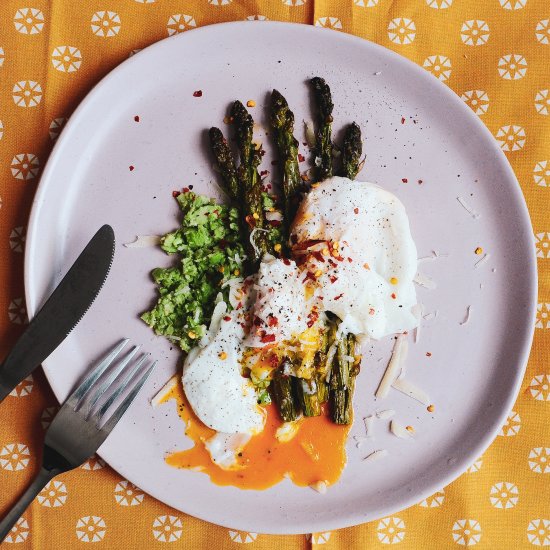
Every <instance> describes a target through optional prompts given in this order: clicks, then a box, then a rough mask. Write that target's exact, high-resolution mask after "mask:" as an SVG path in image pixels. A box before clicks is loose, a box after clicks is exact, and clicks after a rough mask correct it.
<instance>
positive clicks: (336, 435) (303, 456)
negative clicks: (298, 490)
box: [162, 383, 350, 490]
mask: <svg viewBox="0 0 550 550" xmlns="http://www.w3.org/2000/svg"><path fill="white" fill-rule="evenodd" d="M171 400H174V401H175V402H176V405H177V410H178V414H179V416H180V418H181V419H182V420H183V421H184V422H185V426H186V428H185V434H186V435H187V436H188V437H189V438H190V439H191V440H192V441H193V443H194V446H193V447H192V448H190V449H188V450H185V451H177V452H175V453H172V454H170V455H169V456H168V457H167V458H166V462H167V463H168V464H169V465H170V466H173V467H176V468H186V469H193V470H199V471H201V472H204V473H205V474H207V475H208V476H209V477H210V479H211V481H212V482H213V483H215V484H217V485H232V486H235V487H239V488H240V489H256V490H261V489H267V488H268V487H272V486H273V485H275V484H277V483H279V482H280V481H281V480H282V479H283V478H284V477H289V478H290V479H291V480H292V481H293V482H294V483H295V484H296V485H300V486H308V485H313V484H316V483H317V482H319V481H324V482H325V483H326V484H327V485H332V484H333V483H335V482H336V481H338V479H339V477H340V475H341V473H342V470H343V469H344V466H345V464H346V450H345V444H346V439H347V435H348V432H349V430H350V426H339V425H337V424H334V423H333V422H332V421H331V420H330V418H329V417H328V415H327V412H328V411H327V410H325V408H324V406H323V414H322V415H321V416H317V417H311V418H305V419H304V420H303V421H302V422H300V424H299V427H298V430H297V433H296V435H295V436H294V437H293V438H292V439H290V441H287V442H281V441H278V440H277V438H276V437H275V434H276V431H277V428H279V427H280V426H281V425H282V424H283V422H282V421H281V419H280V417H279V415H278V413H277V410H276V408H275V407H274V406H273V405H268V406H267V407H266V409H267V420H266V424H265V428H264V430H263V431H262V432H261V433H259V434H258V435H255V436H253V437H252V439H251V440H250V441H249V442H248V444H247V445H246V446H245V447H244V449H243V450H242V451H241V453H239V456H238V457H237V465H236V467H235V468H234V469H231V470H224V469H222V468H220V467H219V466H217V465H216V464H214V463H213V462H212V459H211V457H210V454H209V453H208V451H207V450H206V448H205V446H204V441H206V440H207V439H209V438H211V437H212V436H214V435H215V434H216V432H215V431H214V430H211V429H210V428H208V427H206V426H205V425H204V424H203V423H202V422H201V421H200V420H199V419H198V418H197V417H196V416H195V414H194V413H193V411H192V409H191V407H190V406H189V404H188V403H187V400H186V399H185V394H184V393H183V389H182V387H181V384H179V383H178V384H177V385H176V386H174V387H173V388H172V389H171V390H170V392H169V393H168V394H167V395H166V396H165V397H164V399H163V400H162V402H167V401H171Z"/></svg>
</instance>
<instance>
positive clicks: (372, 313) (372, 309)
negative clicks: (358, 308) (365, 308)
mask: <svg viewBox="0 0 550 550" xmlns="http://www.w3.org/2000/svg"><path fill="white" fill-rule="evenodd" d="M375 313H376V312H375V311H374V308H373V307H371V308H370V309H369V315H374V314H375Z"/></svg>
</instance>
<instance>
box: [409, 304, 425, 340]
mask: <svg viewBox="0 0 550 550" xmlns="http://www.w3.org/2000/svg"><path fill="white" fill-rule="evenodd" d="M411 313H412V314H413V315H414V316H415V317H416V318H417V319H418V325H417V326H416V327H415V329H414V343H415V344H416V343H418V342H419V341H420V324H421V323H420V320H421V319H422V315H423V313H424V304H415V305H414V306H413V307H412V308H411Z"/></svg>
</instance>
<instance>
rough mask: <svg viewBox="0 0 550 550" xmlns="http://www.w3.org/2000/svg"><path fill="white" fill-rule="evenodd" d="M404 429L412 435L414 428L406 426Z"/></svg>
mask: <svg viewBox="0 0 550 550" xmlns="http://www.w3.org/2000/svg"><path fill="white" fill-rule="evenodd" d="M405 429H406V430H407V431H408V432H410V433H414V428H413V427H412V426H407V427H406V428H405Z"/></svg>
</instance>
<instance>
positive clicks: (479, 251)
mask: <svg viewBox="0 0 550 550" xmlns="http://www.w3.org/2000/svg"><path fill="white" fill-rule="evenodd" d="M474 252H475V253H476V254H477V255H478V256H480V255H481V254H483V248H481V246H478V247H477V248H476V249H475V250H474Z"/></svg>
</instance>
